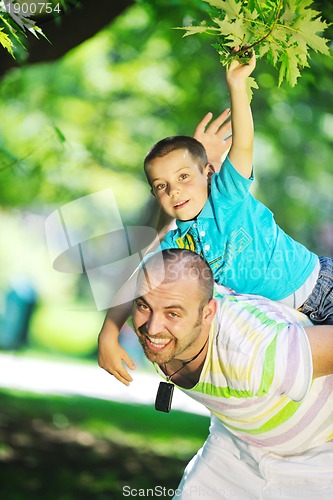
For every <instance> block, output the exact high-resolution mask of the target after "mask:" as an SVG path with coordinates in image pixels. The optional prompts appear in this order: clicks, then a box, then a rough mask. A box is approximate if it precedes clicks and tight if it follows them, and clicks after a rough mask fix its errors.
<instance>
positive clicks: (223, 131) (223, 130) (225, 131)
mask: <svg viewBox="0 0 333 500" xmlns="http://www.w3.org/2000/svg"><path fill="white" fill-rule="evenodd" d="M230 132H231V121H228V122H226V123H224V124H223V125H222V126H221V127H220V128H219V130H218V131H217V132H216V135H217V136H218V137H220V138H221V139H224V138H225V136H226V135H229V133H230Z"/></svg>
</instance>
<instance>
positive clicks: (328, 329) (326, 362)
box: [305, 325, 333, 378]
mask: <svg viewBox="0 0 333 500" xmlns="http://www.w3.org/2000/svg"><path fill="white" fill-rule="evenodd" d="M305 331H306V334H307V336H308V339H309V342H310V346H311V352H312V364H313V377H314V378H317V377H322V376H324V375H331V374H333V325H332V326H331V325H316V326H308V327H306V328H305Z"/></svg>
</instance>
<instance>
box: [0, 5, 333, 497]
mask: <svg viewBox="0 0 333 500" xmlns="http://www.w3.org/2000/svg"><path fill="white" fill-rule="evenodd" d="M76 3H77V2H71V4H72V9H69V11H68V12H67V13H64V14H63V16H62V17H60V19H59V18H58V19H56V20H48V19H41V21H40V23H39V24H40V25H41V27H42V29H43V31H44V32H45V33H46V34H48V36H49V38H50V39H51V42H52V45H49V44H48V42H47V41H46V40H44V39H40V40H38V41H35V40H33V39H32V38H29V36H28V39H27V46H28V55H27V54H26V55H25V56H24V54H23V55H22V54H21V55H20V57H18V58H17V60H16V61H12V60H9V59H8V58H7V57H6V55H5V54H4V58H3V59H2V58H1V61H2V62H0V75H1V80H0V113H1V120H0V218H1V223H0V238H1V239H0V241H1V243H2V244H1V246H0V262H1V266H0V292H1V302H0V328H1V329H0V340H1V345H2V348H3V349H6V351H7V352H8V350H9V351H10V352H14V351H16V350H17V349H19V354H20V355H25V356H30V357H33V356H45V355H47V356H48V357H49V358H52V357H54V358H59V357H67V359H73V358H76V359H81V360H82V361H84V362H86V363H93V364H96V359H97V358H96V340H97V334H98V331H99V329H100V327H101V324H102V320H103V317H104V312H98V311H97V310H96V307H95V303H94V299H93V296H92V293H91V290H90V288H89V283H88V281H87V279H86V278H85V276H84V275H82V274H71V273H60V272H57V271H56V270H54V269H53V267H52V259H51V257H50V255H49V252H48V248H47V244H46V239H45V220H46V218H47V217H48V216H49V215H50V214H51V213H52V212H53V211H54V210H57V209H59V208H61V207H62V206H63V205H65V204H66V203H69V202H71V201H74V200H77V199H79V198H81V197H83V196H86V195H89V194H93V193H96V192H98V191H99V190H103V189H106V188H111V189H112V190H113V192H114V194H115V197H116V200H117V204H118V207H119V210H120V214H121V218H122V221H123V223H124V225H126V224H128V225H131V226H134V225H154V224H155V223H156V213H157V210H156V205H155V204H154V201H153V199H152V198H151V196H150V193H149V189H148V186H147V185H146V182H145V179H144V175H143V172H142V160H143V157H144V156H145V154H146V152H147V151H148V149H149V148H150V147H151V146H152V144H154V143H155V142H156V141H157V140H159V139H161V138H162V137H165V136H168V135H173V134H187V135H192V134H193V132H194V129H195V126H196V124H197V123H198V121H199V120H200V119H201V118H202V117H203V115H204V114H206V112H207V111H212V112H213V113H214V115H215V116H216V115H217V114H219V113H220V112H221V111H222V110H223V109H224V108H225V107H227V106H229V100H228V94H227V90H226V85H225V76H224V69H223V68H222V67H221V66H220V64H219V61H218V55H217V54H216V52H215V50H214V49H213V48H212V47H211V42H212V40H211V39H210V38H209V37H207V36H193V37H188V38H184V39H183V38H182V32H181V31H178V30H174V29H173V28H174V27H176V26H182V25H183V24H184V23H188V22H189V20H190V19H194V20H201V19H203V17H204V12H203V9H205V8H207V6H206V4H203V2H201V1H200V0H183V1H180V0H168V1H167V0H154V1H153V0H136V1H129V0H128V1H126V2H123V5H122V2H120V4H119V5H118V6H117V11H116V12H114V11H113V9H115V7H114V6H111V5H110V6H108V3H107V2H106V3H105V2H101V3H97V4H96V3H93V2H91V1H90V2H89V1H82V2H81V3H80V5H79V8H77V9H76V10H75V8H74V6H75V4H76ZM109 3H110V2H109ZM111 3H112V2H111ZM314 6H315V7H316V8H317V10H319V11H320V12H322V15H323V17H324V18H325V19H326V20H327V21H328V22H331V21H332V20H333V7H332V5H331V4H330V3H328V2H324V1H316V2H314ZM103 9H104V11H103ZM82 16H86V18H85V20H84V18H83V17H82ZM89 19H90V20H89ZM43 23H44V24H43ZM68 24H69V26H68ZM102 26H104V27H102ZM101 27H102V29H101ZM48 29H49V30H50V33H48ZM68 33H70V34H72V35H71V36H68ZM51 35H53V38H52V36H51ZM325 36H326V37H327V38H329V39H332V27H330V28H329V30H328V31H327V33H325ZM75 45H76V46H75ZM29 51H30V55H29ZM3 52H4V51H3ZM1 56H2V54H1ZM255 77H256V80H257V82H258V84H259V86H260V89H259V90H257V91H255V94H254V97H253V101H252V109H253V115H254V122H255V157H254V164H255V172H256V182H255V192H254V194H255V196H256V197H257V198H258V199H260V200H261V201H262V202H264V203H265V204H266V205H267V206H268V207H269V208H270V209H271V210H272V211H273V212H274V214H275V217H276V220H277V222H278V223H279V225H280V226H281V227H282V228H283V229H284V230H285V231H286V232H287V233H289V234H290V235H291V236H292V237H294V238H295V239H297V240H298V241H300V242H302V243H304V244H305V245H307V246H308V247H309V248H310V249H311V250H313V251H314V252H317V253H319V254H324V255H330V256H332V255H333V223H332V212H333V201H332V200H333V198H332V186H333V166H332V142H333V86H332V77H333V60H332V58H331V57H323V56H320V55H318V54H315V53H313V54H312V57H311V60H310V67H309V68H306V69H305V70H304V71H303V73H302V77H301V78H300V79H299V83H298V84H297V86H296V87H294V88H293V89H291V88H289V87H287V86H285V85H283V86H282V87H281V88H278V87H277V72H276V71H275V70H274V69H273V68H271V67H270V66H268V65H267V64H265V63H264V62H262V61H258V63H257V68H256V71H255ZM20 301H21V302H20ZM17 304H18V306H17ZM13 307H14V309H15V307H18V308H19V310H20V311H21V314H22V311H23V309H24V308H25V311H26V313H27V314H29V308H30V307H31V308H33V314H32V316H31V321H30V322H29V325H28V326H29V328H28V331H25V332H22V331H21V332H20V333H19V334H18V337H17V338H16V340H15V339H13V338H8V334H6V335H5V336H4V331H6V332H8V329H9V331H10V329H11V328H13V326H12V325H8V322H9V323H10V320H11V318H12V315H13V314H14V313H13V310H14V309H13ZM22 308H23V309H22ZM133 355H134V356H136V355H138V356H139V357H140V354H138V353H137V352H133ZM138 359H139V358H138ZM143 367H144V368H145V369H146V365H143ZM0 400H2V405H4V406H3V407H6V408H7V407H8V408H10V407H11V405H10V404H9V402H10V401H13V400H15V401H16V402H20V403H22V405H21V406H20V405H19V404H18V403H17V405H18V406H17V407H16V406H15V405H14V406H13V408H14V410H15V409H16V410H17V411H18V412H19V413H20V414H21V416H22V417H23V415H25V414H26V411H27V408H29V404H30V403H27V402H25V399H24V396H22V395H21V396H20V397H19V396H18V395H15V397H14V399H13V394H12V393H5V392H4V393H3V394H2V396H1V398H0ZM28 400H29V398H28ZM52 401H53V400H51V402H50V403H47V406H48V405H51V406H52V404H53V402H52ZM35 403H36V405H37V406H36V407H34V408H35V410H34V412H37V413H38V412H40V408H39V406H38V404H39V402H38V401H37V402H36V400H35V399H32V400H31V405H33V404H35ZM81 403H82V402H81ZM81 403H80V404H81ZM15 404H16V403H15ZM57 404H58V403H57ZM59 404H60V403H59ZM66 404H68V405H70V407H71V405H74V402H73V401H68V402H64V405H65V406H66ZM94 404H95V403H94ZM101 404H102V403H101ZM108 404H111V403H108ZM82 405H83V403H82ZM89 405H91V406H89ZM92 405H93V403H92V402H88V403H87V405H86V406H85V405H83V406H84V407H85V408H88V409H89V407H90V408H91V411H92V412H93V411H95V410H94V409H93V406H92ZM94 408H95V407H94ZM67 409H68V408H67ZM14 410H13V411H12V412H11V410H9V409H8V410H6V411H8V415H7V416H3V421H6V422H8V421H11V419H14V421H15V422H16V424H15V425H18V423H17V421H16V420H15V419H16V418H17V412H15V411H16V410H15V411H14ZM64 411H65V410H63V409H62V410H61V411H60V410H54V411H53V410H52V411H51V412H50V415H53V414H63V412H64ZM78 411H79V410H78ZM84 411H88V413H89V410H84ZM103 411H104V410H103ZM103 411H100V409H98V412H99V413H98V414H99V415H100V414H103ZM123 411H124V413H126V412H127V410H126V408H124V409H123ZM149 411H150V412H151V415H154V410H153V409H149ZM52 412H53V413H52ZM5 413H6V412H5V411H4V410H3V415H5ZM14 415H16V417H14ZM50 415H49V414H48V415H46V416H45V419H46V420H47V419H49V420H50V421H52V417H50ZM133 417H135V413H133ZM43 418H44V417H43ZM73 418H74V417H73ZM145 418H153V417H145ZM188 418H190V417H188ZM191 418H192V417H191ZM195 418H196V419H201V418H203V424H202V425H203V427H202V428H201V430H200V432H201V434H200V432H199V431H198V436H200V438H202V439H203V438H204V435H205V433H206V432H207V419H205V418H204V417H199V416H196V417H195ZM66 419H67V420H66ZM70 420H71V417H67V416H66V417H65V420H63V422H65V427H66V428H67V427H69V426H70V425H71V424H70ZM27 422H30V419H29V415H28V414H27ZM73 422H74V424H73V425H80V424H79V423H75V422H76V421H75V419H74V420H73ZM140 422H141V421H140ZM159 422H161V421H159ZM168 422H170V421H168ZM168 422H167V421H166V420H164V421H163V426H168ZM174 422H175V424H174V426H173V427H172V429H173V432H174V433H176V429H177V427H178V424H177V421H176V420H174ZM53 424H54V422H53ZM53 424H52V425H53ZM156 425H161V423H159V424H156ZM191 425H192V424H191ZM55 427H57V426H55ZM97 427H98V426H97ZM4 428H5V427H4ZM203 429H205V430H203ZM187 433H188V435H189V436H190V437H189V441H191V436H192V434H191V433H190V432H189V427H188V426H186V425H185V426H183V427H180V428H179V435H182V436H185V439H186V435H187ZM174 435H175V434H173V433H171V436H168V437H167V438H166V440H169V439H173V436H174ZM103 437H104V438H105V439H106V438H110V435H109V434H108V436H105V435H104V436H103ZM192 437H193V436H192ZM191 442H192V443H193V446H192V447H190V448H191V449H190V450H187V452H186V453H185V455H186V456H185V458H184V456H183V459H184V460H185V462H186V460H187V459H188V458H189V456H191V454H192V453H194V452H195V450H196V449H197V447H198V444H197V442H196V441H193V440H192V441H191ZM125 444H126V443H125ZM7 446H9V445H7ZM179 447H180V448H181V445H180V446H179ZM173 449H174V448H173ZM3 450H5V451H3ZM7 451H8V450H7ZM155 452H156V453H159V452H158V451H156V450H155ZM6 453H7V452H6V445H4V448H2V451H1V448H0V459H1V456H4V457H6V456H8V453H7V454H6ZM168 453H169V455H170V456H171V457H172V456H173V451H172V449H169V451H168ZM9 455H10V453H9ZM31 460H32V461H33V460H37V459H36V458H35V459H33V458H32V459H31ZM133 467H134V466H133ZM182 467H183V463H182V464H181V465H180V466H179V468H178V469H177V470H178V475H179V477H180V475H181V471H182ZM173 477H175V475H174V476H173ZM179 477H178V478H177V481H175V482H174V483H173V486H174V487H176V485H177V483H178V479H179ZM151 479H152V484H154V477H153V475H152V478H151ZM156 481H157V479H155V484H157V483H156ZM88 482H89V481H88ZM10 483H11V485H12V486H11V487H12V488H13V484H14V479H13V481H11V482H10ZM114 484H117V481H116V480H115V482H114ZM168 484H169V483H168ZM43 487H46V486H45V485H44V486H43V484H40V485H39V486H37V487H36V488H37V489H35V490H33V489H32V491H39V490H38V488H43ZM113 487H116V486H113ZM108 488H109V489H108ZM8 491H9V496H8V497H7V498H21V497H20V496H15V494H14V490H13V491H12V492H10V491H11V490H8ZM43 491H44V490H43ZM87 491H90V490H89V488H88V490H87ZM91 491H93V490H91ZM111 491H112V495H113V496H112V495H111V493H110V492H111ZM115 491H116V490H112V488H111V486H106V487H105V488H104V490H103V488H102V487H101V490H100V491H97V490H96V491H95V493H94V494H95V497H96V498H118V497H117V494H116V493H115ZM64 492H65V490H63V491H62V493H61V495H60V496H58V497H57V498H76V497H75V495H74V493H73V492H72V491H69V493H68V495H67V496H66V495H65V493H64ZM59 494H60V493H59ZM92 494H93V493H92ZM108 494H109V496H107V495H108ZM10 495H12V496H10ZM17 495H19V493H17ZM22 495H23V493H22ZM26 495H27V493H26ZM73 495H74V496H73ZM103 495H106V496H103ZM110 495H111V496H110ZM55 497H56V496H55ZM55 497H54V498H55ZM121 497H122V496H119V498H121ZM22 498H28V496H25V497H24V495H23V496H22ZM44 498H48V496H44ZM49 498H53V497H52V496H49ZM77 498H79V496H78V497H77ZM80 498H82V496H80Z"/></svg>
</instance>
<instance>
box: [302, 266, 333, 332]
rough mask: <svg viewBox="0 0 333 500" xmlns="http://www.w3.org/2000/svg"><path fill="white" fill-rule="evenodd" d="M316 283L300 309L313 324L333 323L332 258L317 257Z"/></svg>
mask: <svg viewBox="0 0 333 500" xmlns="http://www.w3.org/2000/svg"><path fill="white" fill-rule="evenodd" d="M319 261H320V272H319V277H318V280H317V283H316V285H315V287H314V289H313V290H312V292H311V294H310V295H309V297H308V298H307V299H306V301H305V302H304V304H303V305H302V307H301V308H300V310H301V311H302V312H303V313H304V314H306V315H307V316H309V318H310V319H311V321H312V322H313V323H315V324H322V325H333V258H331V257H319Z"/></svg>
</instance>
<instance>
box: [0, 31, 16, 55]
mask: <svg viewBox="0 0 333 500" xmlns="http://www.w3.org/2000/svg"><path fill="white" fill-rule="evenodd" d="M3 29H4V28H0V43H1V45H2V46H3V47H4V48H5V49H6V50H7V51H8V52H9V53H10V55H11V56H12V57H14V59H15V56H14V53H13V47H14V46H13V42H12V41H11V39H10V38H9V36H8V35H7V33H3Z"/></svg>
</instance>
